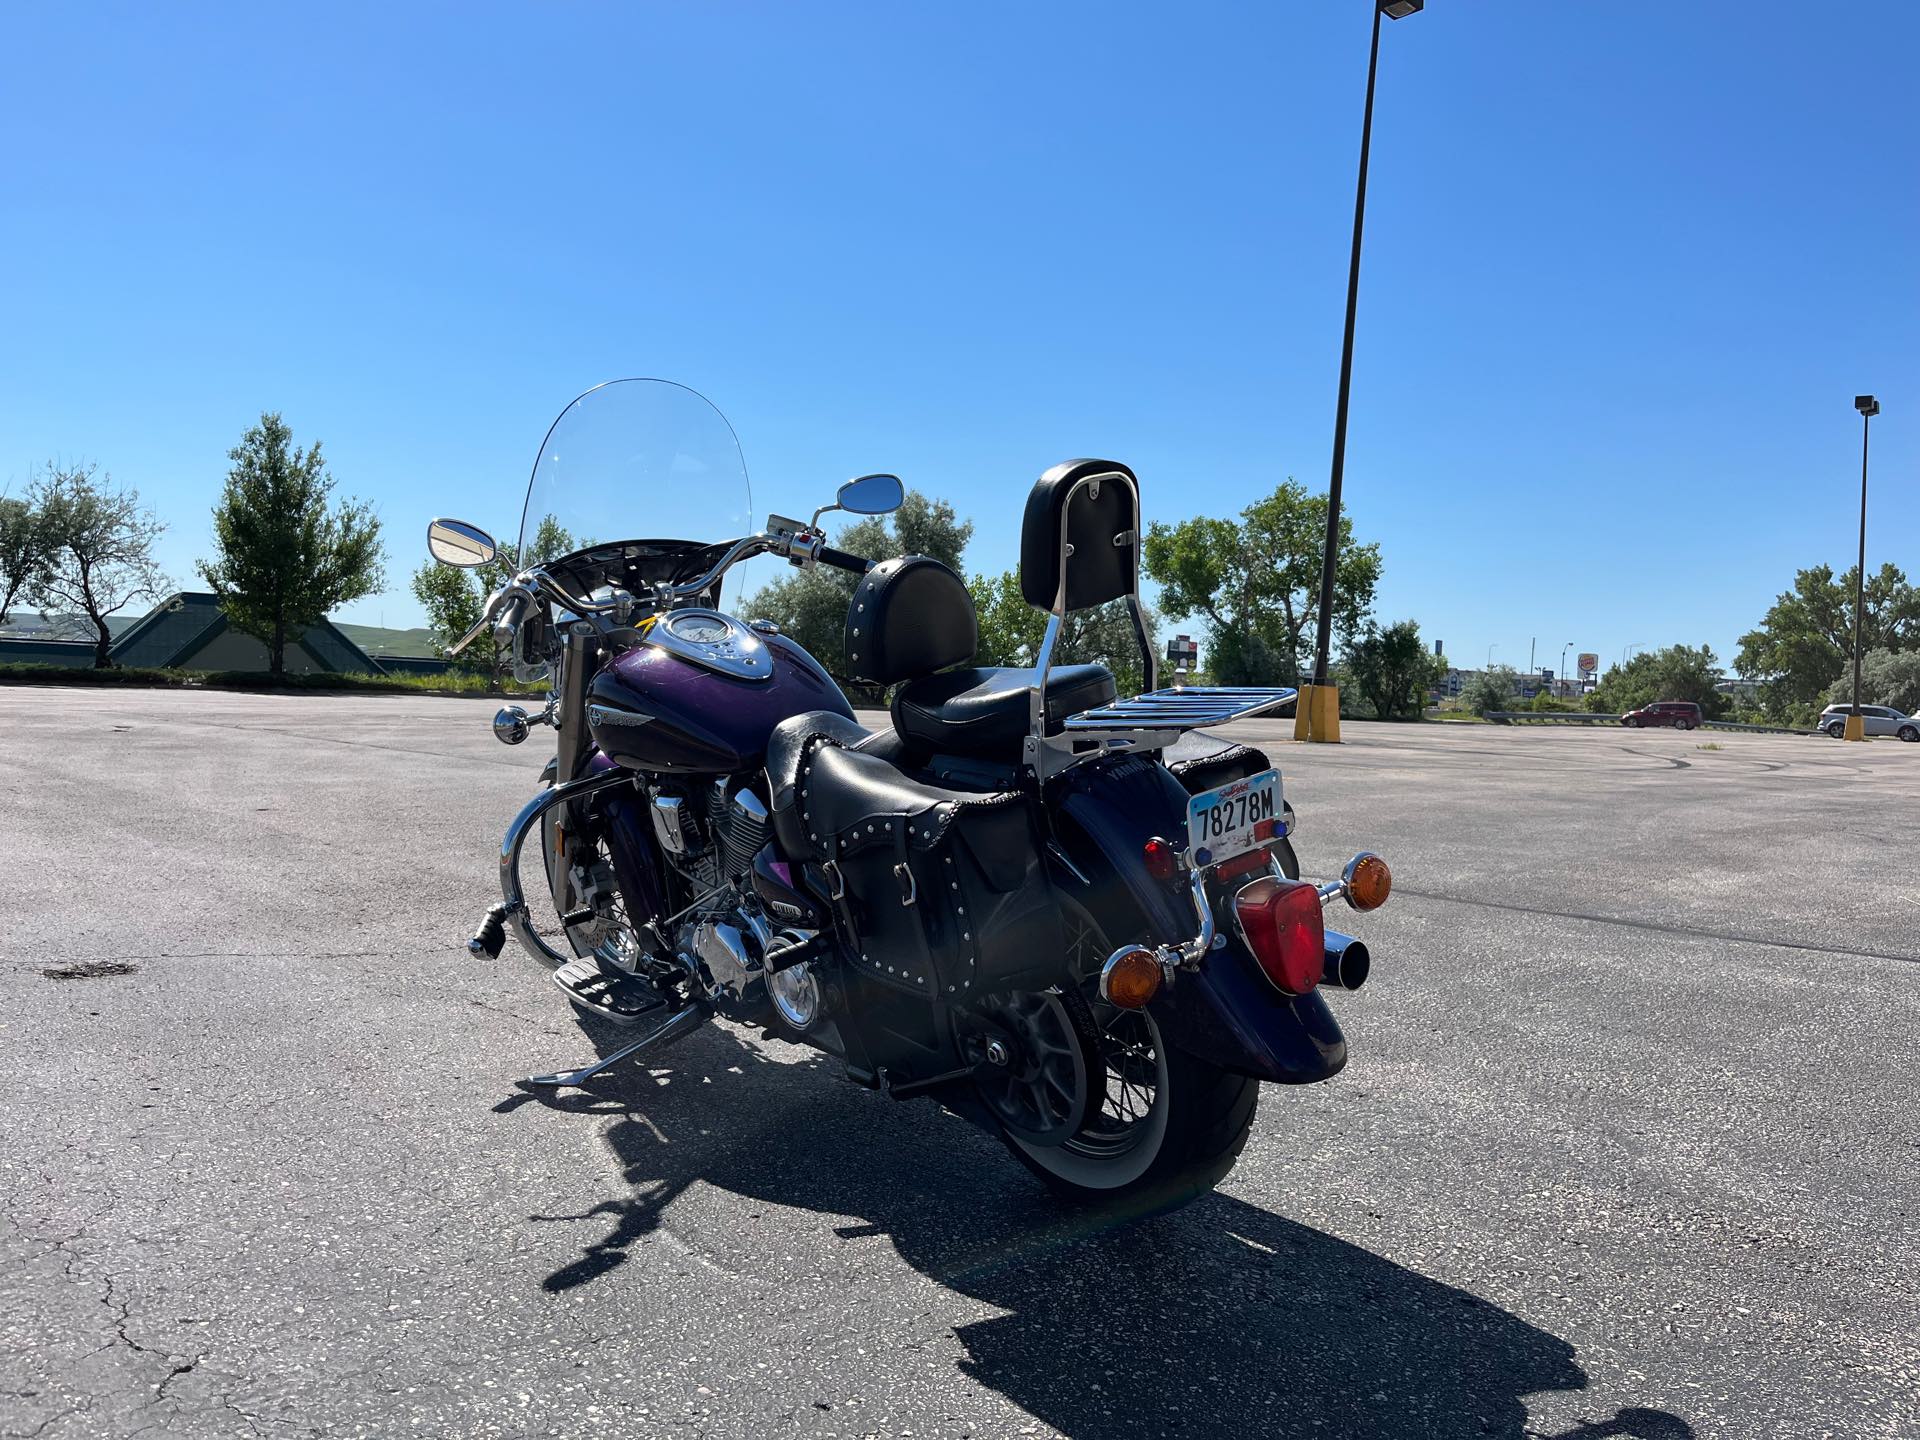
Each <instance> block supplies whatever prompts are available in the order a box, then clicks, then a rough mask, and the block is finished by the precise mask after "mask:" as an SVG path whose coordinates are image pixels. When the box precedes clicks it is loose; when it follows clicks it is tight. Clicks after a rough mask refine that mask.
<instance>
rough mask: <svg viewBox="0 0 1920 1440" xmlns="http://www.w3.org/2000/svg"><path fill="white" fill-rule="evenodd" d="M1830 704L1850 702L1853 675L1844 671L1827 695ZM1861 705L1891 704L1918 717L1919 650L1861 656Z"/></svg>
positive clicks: (1919, 684)
mask: <svg viewBox="0 0 1920 1440" xmlns="http://www.w3.org/2000/svg"><path fill="white" fill-rule="evenodd" d="M1827 700H1828V703H1829V704H1833V705H1851V704H1852V703H1853V673H1852V672H1851V671H1850V670H1849V671H1846V672H1843V673H1842V674H1841V676H1840V678H1839V679H1838V680H1836V681H1834V682H1833V688H1832V689H1831V690H1829V691H1828V692H1827ZM1860 703H1861V704H1862V705H1891V706H1892V707H1893V708H1894V709H1896V710H1899V711H1901V712H1902V713H1904V714H1907V715H1920V650H1869V651H1868V652H1867V653H1866V654H1865V655H1863V656H1861V657H1860Z"/></svg>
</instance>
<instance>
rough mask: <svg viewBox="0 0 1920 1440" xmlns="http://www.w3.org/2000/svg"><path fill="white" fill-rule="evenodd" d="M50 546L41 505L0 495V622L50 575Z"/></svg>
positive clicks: (6, 618)
mask: <svg viewBox="0 0 1920 1440" xmlns="http://www.w3.org/2000/svg"><path fill="white" fill-rule="evenodd" d="M48 549H49V546H48V537H47V526H46V517H45V516H43V515H42V514H41V513H40V510H39V509H38V507H36V506H34V505H32V504H30V503H29V502H28V501H25V500H21V499H18V498H15V497H13V496H6V495H0V625H4V624H6V623H7V620H8V617H9V616H10V615H11V614H12V613H13V602H14V601H15V600H17V599H19V598H20V597H21V596H22V595H27V594H31V593H32V591H33V588H34V586H35V585H36V584H37V583H38V582H39V581H40V579H41V577H42V576H44V575H45V574H46V571H47V559H48Z"/></svg>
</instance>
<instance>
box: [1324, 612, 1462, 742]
mask: <svg viewBox="0 0 1920 1440" xmlns="http://www.w3.org/2000/svg"><path fill="white" fill-rule="evenodd" d="M1346 670H1347V674H1348V675H1349V676H1350V677H1351V678H1352V683H1353V684H1354V685H1355V686H1356V687H1358V689H1359V691H1360V693H1361V694H1362V695H1364V696H1366V698H1367V703H1368V704H1370V705H1372V706H1373V713H1374V714H1375V715H1377V716H1379V717H1380V718H1381V719H1382V720H1403V719H1404V720H1418V719H1419V718H1420V712H1421V711H1422V710H1424V709H1425V708H1426V704H1427V692H1428V691H1429V690H1431V689H1432V688H1433V687H1434V685H1436V684H1437V683H1438V682H1439V679H1440V677H1441V676H1442V675H1444V674H1445V673H1446V661H1444V660H1442V659H1441V658H1440V657H1439V656H1438V655H1435V654H1434V653H1433V652H1432V651H1431V650H1429V649H1428V648H1427V647H1426V645H1425V644H1424V643H1422V641H1421V639H1420V626H1419V625H1418V624H1417V623H1416V622H1414V621H1412V620H1402V621H1400V622H1399V623H1398V624H1394V625H1389V626H1388V627H1387V628H1386V629H1384V630H1382V629H1381V628H1380V627H1379V626H1377V625H1373V624H1369V625H1368V626H1367V628H1366V629H1365V630H1364V631H1363V632H1361V634H1360V635H1359V636H1358V637H1356V638H1355V639H1354V640H1353V642H1352V643H1351V644H1349V645H1348V646H1347V656H1346Z"/></svg>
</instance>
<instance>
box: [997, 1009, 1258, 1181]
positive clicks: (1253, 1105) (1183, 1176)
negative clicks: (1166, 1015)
mask: <svg viewBox="0 0 1920 1440" xmlns="http://www.w3.org/2000/svg"><path fill="white" fill-rule="evenodd" d="M1141 1018H1142V1019H1143V1020H1144V1021H1145V1022H1146V1024H1147V1025H1148V1026H1150V1027H1151V1029H1152V1033H1153V1036H1154V1039H1155V1041H1156V1047H1155V1061H1156V1072H1157V1073H1156V1081H1157V1083H1156V1088H1155V1099H1154V1105H1153V1109H1152V1111H1151V1112H1150V1113H1149V1116H1148V1117H1147V1119H1146V1120H1144V1121H1142V1122H1137V1123H1139V1124H1142V1125H1145V1126H1146V1127H1147V1128H1146V1129H1145V1130H1144V1131H1143V1133H1142V1134H1141V1135H1140V1136H1139V1137H1138V1138H1137V1139H1136V1141H1135V1143H1134V1144H1133V1145H1132V1146H1131V1147H1129V1148H1128V1149H1126V1150H1124V1151H1120V1152H1118V1153H1114V1154H1100V1153H1097V1152H1095V1153H1090V1152H1089V1150H1088V1149H1084V1148H1080V1147H1081V1146H1082V1144H1083V1142H1082V1141H1081V1138H1080V1137H1079V1136H1076V1137H1074V1139H1072V1140H1069V1141H1067V1142H1066V1143H1065V1144H1064V1145H1054V1146H1045V1147H1042V1146H1034V1145H1029V1144H1028V1143H1027V1142H1025V1141H1023V1140H1020V1139H1018V1138H1017V1137H1015V1136H1013V1135H1011V1134H1009V1133H1008V1132H1007V1131H1006V1130H1004V1129H1003V1130H1002V1131H1001V1132H1000V1138H1001V1139H1002V1140H1003V1141H1005V1142H1006V1146H1007V1148H1008V1149H1009V1150H1011V1151H1012V1152H1013V1155H1014V1158H1015V1159H1016V1160H1018V1161H1019V1162H1020V1163H1021V1164H1022V1165H1024V1166H1026V1167H1027V1169H1029V1170H1031V1171H1032V1172H1033V1173H1034V1174H1035V1175H1036V1176H1038V1177H1039V1179H1040V1181H1041V1183H1043V1184H1044V1185H1045V1186H1046V1187H1047V1188H1048V1189H1049V1190H1051V1191H1052V1192H1053V1193H1054V1194H1055V1195H1056V1196H1058V1197H1059V1198H1060V1199H1062V1200H1065V1201H1067V1202H1069V1203H1070V1204H1074V1205H1089V1206H1101V1207H1113V1208H1117V1209H1124V1210H1127V1211H1131V1212H1133V1213H1135V1214H1142V1215H1152V1214H1158V1213H1160V1212H1162V1211H1166V1210H1172V1209H1176V1208H1178V1207H1179V1206H1181V1205H1185V1204H1186V1203H1187V1202H1188V1201H1190V1200H1196V1199H1198V1198H1199V1197H1200V1196H1202V1195H1204V1194H1206V1193H1207V1191H1209V1190H1211V1189H1213V1187H1214V1186H1216V1185H1218V1184H1219V1183H1220V1182H1221V1180H1223V1179H1225V1178H1226V1175H1227V1172H1228V1171H1229V1170H1231V1169H1233V1164H1234V1161H1236V1160H1238V1159H1239V1158H1240V1152H1241V1151H1242V1150H1244V1149H1245V1148H1246V1145H1247V1135H1248V1134H1249V1132H1251V1130H1252V1129H1253V1116H1254V1111H1255V1110H1256V1109H1257V1108H1258V1105H1259V1101H1260V1085H1259V1082H1258V1081H1256V1080H1253V1079H1250V1078H1248V1077H1247V1076H1245V1075H1235V1074H1232V1073H1230V1072H1229V1071H1225V1070H1221V1069H1219V1068H1217V1067H1216V1066H1213V1065H1209V1064H1208V1063H1207V1062H1206V1061H1204V1060H1201V1059H1199V1058H1198V1057H1196V1056H1193V1055H1189V1054H1187V1053H1186V1052H1185V1051H1183V1050H1170V1049H1166V1048H1164V1047H1163V1046H1160V1045H1159V1044H1158V1043H1157V1042H1158V1040H1159V1027H1158V1026H1157V1025H1154V1023H1153V1017H1152V1016H1151V1015H1145V1014H1143V1015H1142V1016H1141ZM1083 1133H1085V1132H1083Z"/></svg>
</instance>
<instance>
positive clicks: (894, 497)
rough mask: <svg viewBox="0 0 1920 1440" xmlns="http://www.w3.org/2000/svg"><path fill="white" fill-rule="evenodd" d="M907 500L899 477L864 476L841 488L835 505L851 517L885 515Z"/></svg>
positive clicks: (850, 481) (848, 482) (904, 488)
mask: <svg viewBox="0 0 1920 1440" xmlns="http://www.w3.org/2000/svg"><path fill="white" fill-rule="evenodd" d="M905 498H906V487H905V486H903V485H902V484H901V483H900V477H899V476H898V475H862V476H861V477H860V478H859V479H858V480H849V481H847V483H846V484H844V485H842V486H841V487H840V493H839V494H838V495H836V496H835V497H834V504H836V505H838V506H839V507H840V508H841V509H842V510H845V511H846V512H847V513H848V514H850V515H885V514H887V513H889V512H890V511H894V510H898V509H899V508H900V502H901V501H902V500H903V499H905Z"/></svg>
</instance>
